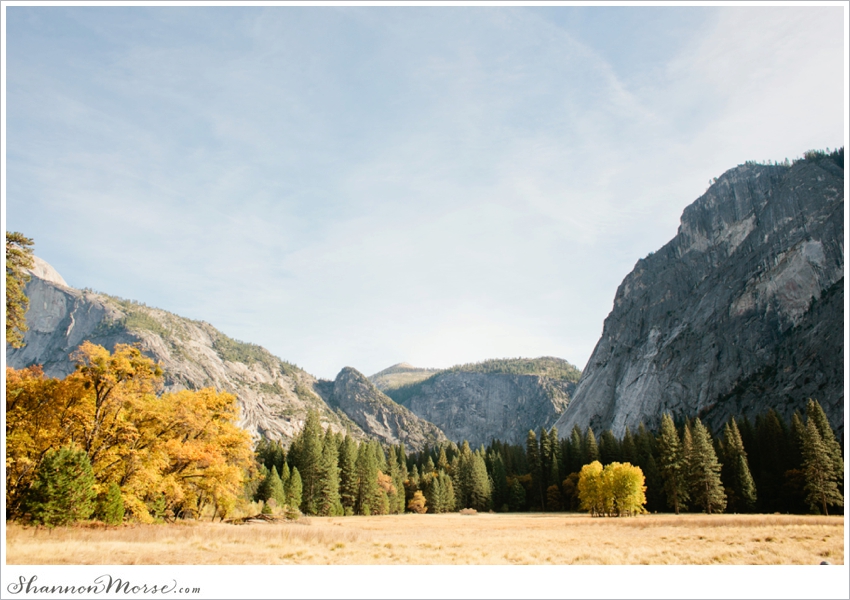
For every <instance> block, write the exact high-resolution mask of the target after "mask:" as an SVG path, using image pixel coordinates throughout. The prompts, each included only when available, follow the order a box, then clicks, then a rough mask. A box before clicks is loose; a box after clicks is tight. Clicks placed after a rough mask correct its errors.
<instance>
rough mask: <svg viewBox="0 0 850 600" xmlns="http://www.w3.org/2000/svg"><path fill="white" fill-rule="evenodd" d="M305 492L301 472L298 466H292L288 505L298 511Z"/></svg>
mask: <svg viewBox="0 0 850 600" xmlns="http://www.w3.org/2000/svg"><path fill="white" fill-rule="evenodd" d="M303 493H304V487H303V484H302V483H301V473H299V472H298V467H292V475H291V476H290V477H289V485H288V486H287V488H286V505H287V506H289V507H290V508H291V509H292V510H295V511H297V510H298V507H299V506H301V500H302V499H303Z"/></svg>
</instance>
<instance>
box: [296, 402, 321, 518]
mask: <svg viewBox="0 0 850 600" xmlns="http://www.w3.org/2000/svg"><path fill="white" fill-rule="evenodd" d="M322 445H323V444H322V426H321V423H320V421H319V413H318V412H316V411H315V410H312V409H311V410H309V411H307V420H306V421H305V423H304V429H302V430H301V432H300V433H299V434H298V436H297V437H296V438H295V440H293V442H292V447H291V448H290V458H291V459H292V462H293V466H294V467H298V473H299V474H300V475H301V484H302V486H303V489H302V495H301V496H302V497H301V512H303V513H305V514H308V515H315V514H316V507H317V505H318V501H319V493H320V492H319V479H318V476H319V463H320V462H321V460H322Z"/></svg>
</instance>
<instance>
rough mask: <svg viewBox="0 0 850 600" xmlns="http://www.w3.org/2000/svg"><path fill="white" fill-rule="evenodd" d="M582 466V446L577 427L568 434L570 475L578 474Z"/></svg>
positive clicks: (579, 431) (579, 430)
mask: <svg viewBox="0 0 850 600" xmlns="http://www.w3.org/2000/svg"><path fill="white" fill-rule="evenodd" d="M583 466H584V444H583V442H582V435H581V429H579V428H578V425H575V426H573V430H572V432H570V464H569V470H570V473H578V472H579V471H581V468H582V467H583Z"/></svg>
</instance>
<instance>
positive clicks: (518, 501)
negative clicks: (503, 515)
mask: <svg viewBox="0 0 850 600" xmlns="http://www.w3.org/2000/svg"><path fill="white" fill-rule="evenodd" d="M525 503H526V498H525V488H524V487H522V484H521V483H520V482H519V479H514V481H513V483H512V484H511V488H510V495H509V496H508V507H509V508H510V510H511V512H521V511H523V510H525Z"/></svg>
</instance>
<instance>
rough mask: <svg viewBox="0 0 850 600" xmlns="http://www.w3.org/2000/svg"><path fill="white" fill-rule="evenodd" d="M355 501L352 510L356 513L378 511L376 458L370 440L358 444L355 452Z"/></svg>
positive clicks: (367, 513)
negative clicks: (358, 446)
mask: <svg viewBox="0 0 850 600" xmlns="http://www.w3.org/2000/svg"><path fill="white" fill-rule="evenodd" d="M356 467H357V481H358V485H357V501H356V503H355V506H354V512H355V514H358V515H371V514H373V511H379V510H380V509H381V505H380V492H379V490H378V459H377V454H376V453H375V451H374V448H373V447H372V445H371V443H370V442H363V443H362V444H360V449H359V451H358V453H357V463H356Z"/></svg>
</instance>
